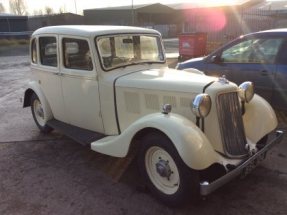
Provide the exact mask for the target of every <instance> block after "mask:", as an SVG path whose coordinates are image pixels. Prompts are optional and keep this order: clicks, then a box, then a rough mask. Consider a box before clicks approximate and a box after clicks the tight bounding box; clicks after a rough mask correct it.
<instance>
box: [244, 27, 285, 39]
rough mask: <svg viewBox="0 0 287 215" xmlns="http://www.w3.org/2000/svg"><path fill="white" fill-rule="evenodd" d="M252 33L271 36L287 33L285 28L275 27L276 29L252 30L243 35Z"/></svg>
mask: <svg viewBox="0 0 287 215" xmlns="http://www.w3.org/2000/svg"><path fill="white" fill-rule="evenodd" d="M252 35H273V36H280V35H287V28H277V29H270V30H264V31H258V32H253V33H250V34H246V35H244V37H245V36H252Z"/></svg>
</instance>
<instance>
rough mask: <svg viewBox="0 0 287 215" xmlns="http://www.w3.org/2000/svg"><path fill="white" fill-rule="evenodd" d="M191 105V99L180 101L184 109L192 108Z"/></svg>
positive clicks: (181, 99) (182, 98)
mask: <svg viewBox="0 0 287 215" xmlns="http://www.w3.org/2000/svg"><path fill="white" fill-rule="evenodd" d="M190 103H191V99H190V98H184V97H181V98H180V100H179V105H180V107H182V108H189V107H190Z"/></svg>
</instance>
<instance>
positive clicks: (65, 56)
mask: <svg viewBox="0 0 287 215" xmlns="http://www.w3.org/2000/svg"><path fill="white" fill-rule="evenodd" d="M60 41H61V56H62V69H61V74H62V76H61V77H62V90H63V98H64V102H65V108H66V111H67V114H68V117H69V121H70V123H71V124H72V125H74V126H78V127H80V128H85V129H88V130H92V131H96V132H100V133H104V128H103V122H102V118H101V110H100V98H99V89H98V80H97V74H96V69H95V65H94V62H93V60H92V59H93V56H92V52H91V44H89V40H88V39H86V38H81V37H71V36H69V37H68V36H60Z"/></svg>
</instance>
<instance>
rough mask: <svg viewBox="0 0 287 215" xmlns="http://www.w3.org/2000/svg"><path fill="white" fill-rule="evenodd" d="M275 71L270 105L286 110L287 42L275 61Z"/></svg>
mask: <svg viewBox="0 0 287 215" xmlns="http://www.w3.org/2000/svg"><path fill="white" fill-rule="evenodd" d="M276 64H277V69H276V74H275V84H274V90H273V95H272V105H273V106H274V107H276V108H279V109H283V110H287V40H285V41H284V42H283V44H282V46H281V48H280V51H279V53H278V55H277V59H276Z"/></svg>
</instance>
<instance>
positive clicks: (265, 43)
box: [222, 38, 283, 64]
mask: <svg viewBox="0 0 287 215" xmlns="http://www.w3.org/2000/svg"><path fill="white" fill-rule="evenodd" d="M282 42H283V39H280V38H267V39H264V38H263V39H253V40H247V41H244V42H242V43H239V44H237V45H235V46H233V47H231V48H229V49H227V50H225V51H223V52H222V58H223V60H224V62H226V63H266V64H272V63H274V62H275V58H276V56H277V53H278V50H279V47H280V46H281V44H282Z"/></svg>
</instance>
